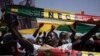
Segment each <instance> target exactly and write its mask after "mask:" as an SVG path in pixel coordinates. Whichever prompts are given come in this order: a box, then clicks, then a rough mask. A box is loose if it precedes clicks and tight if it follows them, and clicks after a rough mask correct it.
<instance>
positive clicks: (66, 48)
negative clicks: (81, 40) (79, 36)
mask: <svg viewBox="0 0 100 56" xmlns="http://www.w3.org/2000/svg"><path fill="white" fill-rule="evenodd" d="M58 48H61V49H65V50H71V49H72V43H67V44H63V45H61V46H59V47H58Z"/></svg>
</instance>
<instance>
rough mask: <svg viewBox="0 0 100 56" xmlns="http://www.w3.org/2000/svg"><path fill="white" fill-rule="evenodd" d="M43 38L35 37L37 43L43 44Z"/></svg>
mask: <svg viewBox="0 0 100 56" xmlns="http://www.w3.org/2000/svg"><path fill="white" fill-rule="evenodd" d="M43 43H44V42H43V39H42V38H41V37H37V39H36V44H38V45H43Z"/></svg>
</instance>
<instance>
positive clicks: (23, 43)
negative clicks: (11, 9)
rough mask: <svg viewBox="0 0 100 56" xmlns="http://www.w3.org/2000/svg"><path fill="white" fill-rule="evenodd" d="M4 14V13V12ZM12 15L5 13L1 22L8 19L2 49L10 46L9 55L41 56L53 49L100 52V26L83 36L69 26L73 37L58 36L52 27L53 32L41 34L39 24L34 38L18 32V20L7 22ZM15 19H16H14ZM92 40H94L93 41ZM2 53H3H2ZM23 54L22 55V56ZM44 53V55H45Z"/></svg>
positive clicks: (0, 39) (1, 37)
mask: <svg viewBox="0 0 100 56" xmlns="http://www.w3.org/2000/svg"><path fill="white" fill-rule="evenodd" d="M2 13H4V11H3V10H2ZM10 15H11V14H9V15H6V14H5V13H4V16H3V17H4V18H2V17H1V18H2V19H3V20H1V23H2V22H3V21H4V20H5V19H6V23H7V26H8V31H7V32H2V31H1V33H2V35H1V36H0V49H1V46H3V48H4V49H6V47H7V46H8V51H7V50H4V52H3V53H5V52H6V51H7V52H8V53H9V52H11V54H12V53H14V54H13V55H17V56H18V55H23V56H28V55H34V56H40V53H41V52H43V53H44V52H45V51H50V50H52V49H55V48H56V49H62V50H72V49H73V50H80V51H91V52H100V48H99V47H100V36H96V33H97V31H98V30H99V29H100V25H95V26H94V27H93V28H92V29H90V31H89V32H87V33H86V34H85V35H83V36H76V33H77V31H76V30H75V28H74V27H71V26H70V25H68V27H69V29H70V33H71V35H69V33H68V32H65V31H62V32H61V33H60V34H57V32H56V31H55V30H56V29H55V26H54V25H52V26H51V30H50V31H48V32H39V30H40V29H41V27H43V25H44V24H43V23H40V24H39V28H38V29H36V30H35V32H34V33H33V35H32V37H28V36H27V37H26V38H25V37H24V36H22V35H21V34H20V33H19V32H18V31H17V28H16V27H17V26H18V24H16V20H15V21H14V20H13V19H12V20H13V21H10V20H8V21H7V18H11V17H10ZM12 18H14V17H12ZM91 39H92V40H91ZM0 52H1V51H0ZM20 53H21V54H20ZM43 53H42V54H43ZM45 55H46V54H45Z"/></svg>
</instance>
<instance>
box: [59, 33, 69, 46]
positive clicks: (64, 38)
mask: <svg viewBox="0 0 100 56" xmlns="http://www.w3.org/2000/svg"><path fill="white" fill-rule="evenodd" d="M68 35H69V34H68V33H66V32H61V33H60V34H59V46H60V45H63V44H66V43H69V42H70V39H69V36H68Z"/></svg>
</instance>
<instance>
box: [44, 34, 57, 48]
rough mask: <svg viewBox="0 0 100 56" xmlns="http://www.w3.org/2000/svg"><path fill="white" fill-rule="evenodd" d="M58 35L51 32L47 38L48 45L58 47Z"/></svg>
mask: <svg viewBox="0 0 100 56" xmlns="http://www.w3.org/2000/svg"><path fill="white" fill-rule="evenodd" d="M58 41H59V38H58V35H57V33H55V32H50V33H48V35H47V37H46V44H48V45H51V46H53V47H56V46H58Z"/></svg>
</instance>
